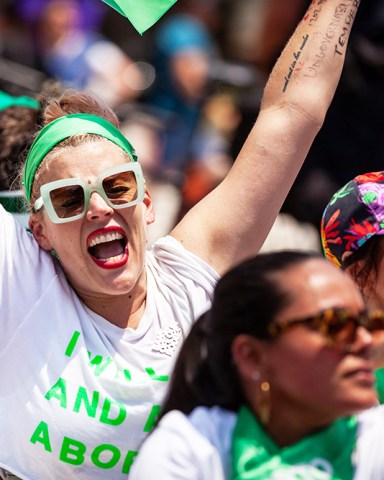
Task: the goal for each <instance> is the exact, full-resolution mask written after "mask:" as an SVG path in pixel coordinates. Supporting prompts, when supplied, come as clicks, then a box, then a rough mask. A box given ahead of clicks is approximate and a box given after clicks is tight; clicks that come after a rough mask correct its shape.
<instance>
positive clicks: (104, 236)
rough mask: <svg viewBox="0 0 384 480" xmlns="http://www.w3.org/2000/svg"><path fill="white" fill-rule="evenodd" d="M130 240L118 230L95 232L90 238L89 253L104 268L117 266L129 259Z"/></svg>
mask: <svg viewBox="0 0 384 480" xmlns="http://www.w3.org/2000/svg"><path fill="white" fill-rule="evenodd" d="M127 245H128V241H127V238H126V236H125V234H124V233H122V232H120V231H117V230H112V231H111V230H109V231H107V230H103V231H98V232H94V233H93V234H92V235H91V237H90V238H89V239H88V253H89V254H90V255H91V257H92V259H93V261H94V262H95V263H96V264H97V265H99V266H101V267H103V268H117V267H121V266H122V265H124V264H125V263H126V262H127V260H128V246H127Z"/></svg>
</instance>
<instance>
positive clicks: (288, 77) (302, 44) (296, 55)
mask: <svg viewBox="0 0 384 480" xmlns="http://www.w3.org/2000/svg"><path fill="white" fill-rule="evenodd" d="M308 37H309V35H304V36H303V41H302V42H301V45H300V47H299V50H298V51H297V52H294V53H293V62H292V63H291V65H290V67H289V70H288V74H287V75H286V77H285V83H284V87H283V92H285V90H286V89H287V87H288V83H289V80H290V79H291V77H292V74H293V72H294V70H295V68H296V65H297V62H298V60H299V58H300V56H301V52H302V51H303V49H304V47H305V44H306V43H307V41H308Z"/></svg>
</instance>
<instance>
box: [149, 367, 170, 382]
mask: <svg viewBox="0 0 384 480" xmlns="http://www.w3.org/2000/svg"><path fill="white" fill-rule="evenodd" d="M145 371H146V372H147V373H148V375H149V376H150V377H151V380H157V381H158V382H168V379H169V377H168V375H156V373H155V371H154V370H153V368H146V369H145Z"/></svg>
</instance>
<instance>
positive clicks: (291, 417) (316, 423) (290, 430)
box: [253, 405, 335, 448]
mask: <svg viewBox="0 0 384 480" xmlns="http://www.w3.org/2000/svg"><path fill="white" fill-rule="evenodd" d="M253 411H254V412H255V410H253ZM256 411H257V410H256ZM256 416H257V414H256ZM334 420H335V419H334V418H331V417H330V416H328V415H321V414H320V413H319V412H314V411H313V410H312V409H307V410H306V409H305V408H303V407H302V406H301V407H300V409H296V408H289V407H288V406H287V405H284V406H280V407H279V408H276V409H272V411H271V417H270V420H269V422H268V424H267V425H264V426H263V427H264V429H265V431H266V432H267V433H268V435H269V436H270V437H271V438H272V439H273V440H274V442H275V443H276V444H277V445H278V446H279V447H281V448H282V447H286V446H288V445H293V444H294V443H297V442H298V441H300V440H302V439H303V438H305V437H308V436H309V435H311V434H313V433H315V432H316V431H318V430H321V429H322V428H324V427H327V426H328V425H330V424H331V423H332V422H333V421H334Z"/></svg>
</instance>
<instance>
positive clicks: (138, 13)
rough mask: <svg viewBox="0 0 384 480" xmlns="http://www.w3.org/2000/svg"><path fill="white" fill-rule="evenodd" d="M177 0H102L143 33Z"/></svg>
mask: <svg viewBox="0 0 384 480" xmlns="http://www.w3.org/2000/svg"><path fill="white" fill-rule="evenodd" d="M176 1H177V0H103V2H105V3H106V4H108V5H109V6H110V7H112V8H114V9H115V10H116V11H118V12H119V13H120V14H121V15H123V16H124V17H127V18H128V20H129V21H130V22H131V23H132V25H133V26H134V27H135V28H136V30H137V31H138V32H139V33H140V34H143V33H144V32H145V31H146V30H148V28H150V27H152V25H154V24H155V23H156V22H157V21H158V20H159V18H160V17H162V16H163V15H164V13H165V12H166V11H167V10H169V9H170V8H171V7H172V5H173V4H174V3H176Z"/></svg>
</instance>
